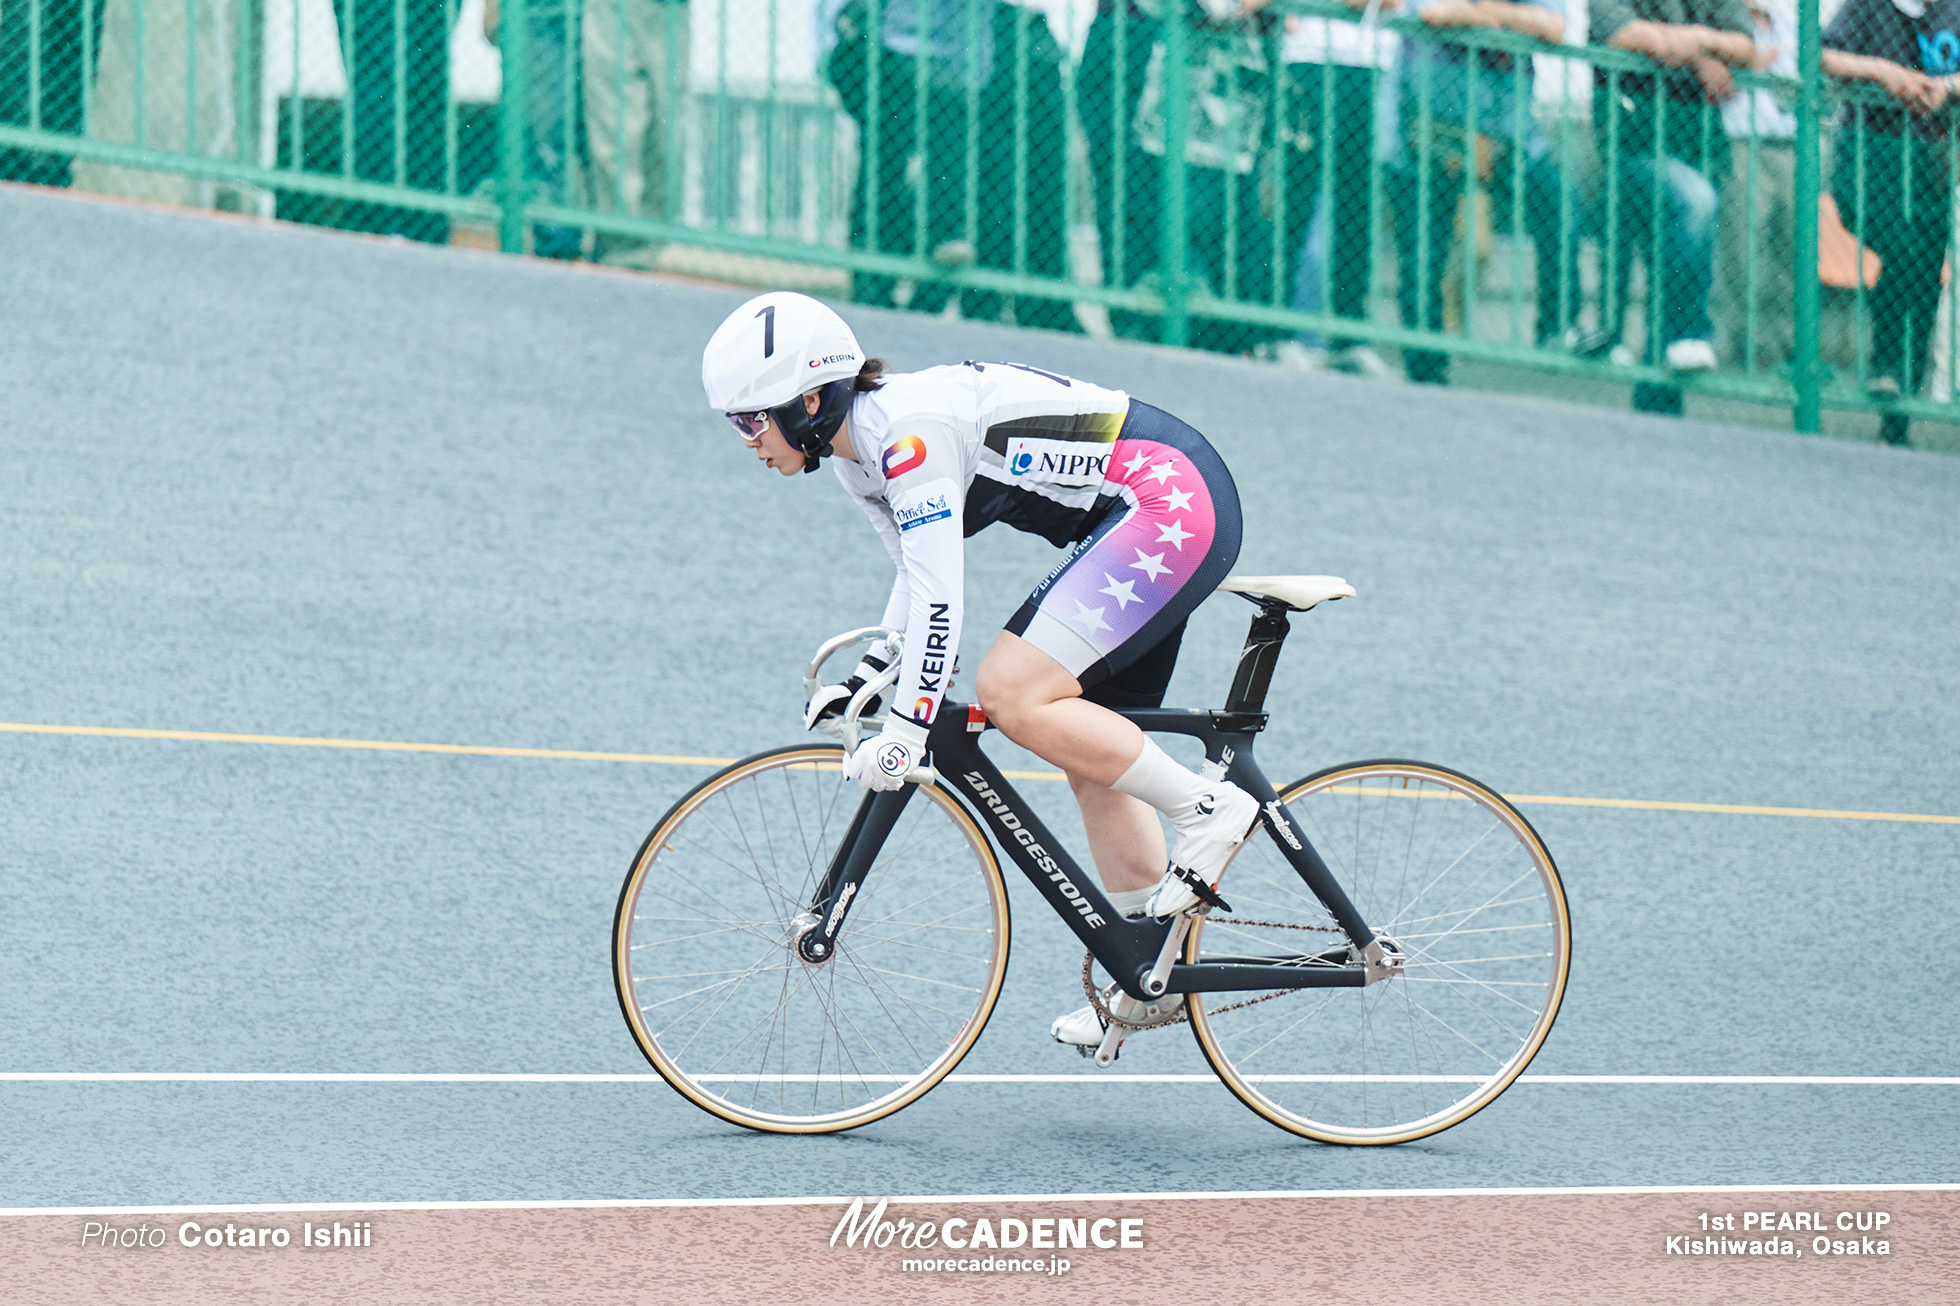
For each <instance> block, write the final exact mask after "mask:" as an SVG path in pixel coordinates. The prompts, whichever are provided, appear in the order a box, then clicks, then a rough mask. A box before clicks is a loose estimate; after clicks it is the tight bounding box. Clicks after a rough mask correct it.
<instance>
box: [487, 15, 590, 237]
mask: <svg viewBox="0 0 1960 1306" xmlns="http://www.w3.org/2000/svg"><path fill="white" fill-rule="evenodd" d="M578 3H579V0H526V3H525V5H524V23H525V33H524V70H525V79H524V179H525V180H526V181H528V182H530V183H531V185H532V187H533V192H532V194H533V197H534V198H536V199H541V200H544V201H545V202H547V203H550V204H558V205H570V204H571V203H573V201H574V199H575V197H574V196H573V194H572V178H573V176H574V170H575V168H576V166H577V165H576V161H577V159H578V157H579V136H580V132H579V117H578V104H579V93H578V81H579V74H578V65H577V61H576V60H574V59H572V58H571V57H570V54H571V51H570V50H569V49H568V43H569V41H570V39H571V33H572V31H573V30H574V26H573V15H572V10H573V7H574V6H576V5H577V4H578ZM499 20H500V12H499V7H498V0H484V5H483V35H484V36H485V37H487V38H488V39H489V40H491V41H492V42H495V41H496V40H497V29H498V24H499ZM584 235H585V233H584V232H583V231H581V230H580V229H579V228H577V227H570V226H556V225H549V224H545V223H540V224H538V225H537V226H535V227H533V228H532V229H531V252H532V253H533V254H536V255H537V256H538V257H539V258H556V259H575V258H577V257H578V256H579V255H580V254H581V253H582V252H583V249H582V246H583V244H584Z"/></svg>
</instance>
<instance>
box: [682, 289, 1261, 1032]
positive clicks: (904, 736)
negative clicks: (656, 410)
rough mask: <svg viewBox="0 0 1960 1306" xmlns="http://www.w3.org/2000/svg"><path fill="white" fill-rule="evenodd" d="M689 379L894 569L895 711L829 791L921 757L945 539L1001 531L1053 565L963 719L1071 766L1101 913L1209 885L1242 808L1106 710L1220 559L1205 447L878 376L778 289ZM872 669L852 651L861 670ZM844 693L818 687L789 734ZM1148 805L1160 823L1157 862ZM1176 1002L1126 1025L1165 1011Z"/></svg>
mask: <svg viewBox="0 0 1960 1306" xmlns="http://www.w3.org/2000/svg"><path fill="white" fill-rule="evenodd" d="M701 377H702V383H703V385H704V386H705V388H706V389H707V392H708V403H709V405H710V406H711V407H713V408H714V409H716V410H717V411H719V412H722V413H724V414H726V415H727V417H728V419H729V421H730V422H732V423H733V424H734V426H735V429H736V430H737V431H739V432H740V433H741V436H742V441H743V443H744V444H745V445H746V446H747V447H748V448H750V449H752V450H754V451H755V454H756V457H757V458H758V459H760V460H761V461H762V462H763V463H764V464H766V465H767V466H769V467H770V468H772V469H774V470H775V471H777V472H779V473H781V474H782V475H784V476H793V475H795V474H797V473H798V472H813V471H815V470H816V469H817V467H818V466H819V465H820V463H821V462H822V461H824V460H825V459H828V460H829V461H830V465H831V467H832V469H833V470H834V471H835V472H836V474H837V479H838V480H839V481H841V482H842V483H843V485H844V488H845V490H847V491H848V492H849V493H850V494H851V496H852V497H853V498H854V499H856V500H857V502H858V504H859V506H860V507H862V508H863V509H864V511H865V514H866V515H867V516H869V517H870V519H871V524H872V526H873V527H874V528H875V529H876V530H877V532H878V535H879V537H880V538H881V539H882V540H883V541H884V543H885V548H886V549H887V550H888V551H889V552H890V553H891V557H892V561H893V563H894V564H895V565H896V567H897V571H898V576H897V580H896V581H895V583H894V584H893V586H892V592H891V598H890V600H889V601H888V602H887V603H886V605H885V613H884V617H883V619H882V624H883V625H885V626H888V627H891V628H894V629H900V630H903V631H904V633H905V639H904V646H903V649H902V650H901V652H900V655H899V656H900V674H899V678H898V681H897V683H896V685H895V686H894V687H893V690H892V702H893V706H892V710H891V712H890V714H889V716H888V718H887V720H886V723H885V726H884V729H883V731H882V732H881V733H880V734H879V735H877V736H876V737H875V738H872V739H867V740H865V741H864V742H863V743H861V744H860V745H859V746H858V748H857V749H856V750H855V751H854V752H853V753H852V754H851V755H850V756H849V757H848V758H846V759H845V762H844V772H845V775H846V776H847V777H849V778H851V779H854V780H856V781H858V782H859V783H860V784H862V785H863V786H864V787H865V788H866V789H871V790H888V789H896V788H898V786H899V785H901V784H902V783H904V780H905V776H906V774H907V773H908V772H909V771H911V770H912V769H913V768H914V767H915V766H917V765H919V764H920V763H921V762H922V761H923V760H924V756H925V749H926V736H927V732H928V730H929V729H930V727H931V725H932V721H933V718H934V716H935V714H936V713H937V712H938V711H939V706H940V702H941V699H942V697H943V695H944V693H945V689H946V682H947V679H948V677H949V674H950V672H951V670H952V667H953V658H954V654H955V652H956V651H957V650H958V648H959V640H960V624H961V612H962V598H963V572H964V549H965V543H964V541H965V537H966V536H968V535H971V534H973V533H974V532H975V531H978V530H979V529H981V528H982V527H984V526H987V525H989V524H991V523H993V522H996V521H999V522H1005V523H1007V524H1008V525H1010V526H1013V527H1015V528H1017V529H1019V530H1024V531H1029V532H1031V533H1033V534H1036V535H1040V536H1042V537H1043V538H1045V539H1047V540H1048V541H1049V542H1050V543H1052V544H1054V545H1056V546H1057V547H1063V548H1067V549H1068V553H1067V555H1066V556H1065V557H1064V558H1063V560H1062V562H1061V564H1060V565H1059V566H1057V567H1056V568H1055V569H1054V570H1053V571H1051V572H1050V573H1049V574H1048V575H1047V576H1046V577H1045V578H1044V579H1043V580H1042V581H1041V583H1040V584H1038V585H1036V586H1035V587H1034V590H1033V592H1032V593H1030V594H1029V595H1028V599H1027V602H1025V603H1024V604H1022V606H1021V608H1020V610H1019V611H1018V612H1016V613H1015V614H1014V616H1013V618H1012V619H1011V620H1010V621H1009V622H1008V623H1007V628H1006V629H1005V630H1004V631H1002V632H1001V633H1000V635H999V636H998V637H997V638H996V639H995V640H994V645H993V648H992V649H991V650H990V651H989V652H988V654H987V656H986V659H985V660H984V661H983V662H982V663H981V664H980V670H979V673H978V675H977V676H976V677H975V685H974V691H975V695H976V697H977V698H978V700H979V703H980V707H981V710H982V711H984V712H985V713H986V715H987V718H988V720H990V721H991V722H992V723H993V724H994V725H995V726H996V727H997V728H998V729H999V730H1000V731H1001V733H1002V734H1004V735H1006V736H1007V737H1008V738H1009V739H1011V740H1013V741H1014V742H1015V743H1017V744H1019V745H1021V746H1022V747H1024V748H1026V749H1028V750H1029V751H1030V752H1032V753H1034V754H1035V755H1036V756H1038V757H1041V758H1042V759H1044V760H1046V761H1047V762H1049V763H1050V764H1051V765H1054V766H1057V767H1059V768H1061V770H1062V771H1063V772H1064V773H1065V774H1066V775H1067V776H1068V781H1069V785H1070V788H1071V789H1073V791H1074V793H1075V797H1076V800H1077V802H1079V803H1080V804H1081V807H1082V822H1083V826H1084V827H1085V829H1086V831H1087V833H1088V838H1089V847H1090V851H1091V853H1092V854H1093V856H1094V859H1095V864H1096V870H1097V873H1098V874H1099V875H1100V876H1101V878H1102V882H1103V885H1104V887H1105V890H1106V891H1107V893H1108V896H1109V900H1110V903H1111V905H1113V906H1114V907H1115V908H1116V909H1117V910H1118V911H1120V912H1123V913H1124V914H1126V915H1136V914H1148V915H1151V916H1168V915H1172V914H1174V913H1176V912H1179V911H1182V910H1184V909H1185V908H1187V907H1189V906H1191V905H1192V904H1193V903H1195V902H1196V901H1197V895H1196V894H1195V893H1194V892H1193V889H1192V887H1191V886H1192V883H1193V882H1194V881H1200V880H1201V881H1202V882H1203V883H1204V884H1206V885H1207V886H1210V885H1215V884H1217V883H1218V880H1219V877H1220V876H1221V875H1223V874H1224V871H1225V867H1226V864H1227V863H1228V862H1229V861H1230V860H1231V858H1232V856H1233V854H1234V853H1235V852H1236V851H1237V850H1238V846H1239V844H1240V843H1241V841H1242V840H1243V839H1244V837H1245V836H1246V834H1247V833H1248V832H1249V831H1250V829H1251V827H1252V825H1253V823H1254V821H1256V820H1257V818H1258V815H1259V806H1258V803H1257V802H1256V801H1255V800H1254V799H1253V798H1252V796H1251V795H1250V794H1247V793H1246V792H1245V791H1244V790H1242V789H1240V788H1239V787H1238V786H1237V785H1234V784H1232V783H1230V782H1229V781H1225V780H1222V779H1211V778H1207V777H1203V776H1200V775H1197V774H1194V773H1193V772H1191V771H1190V770H1188V769H1187V768H1185V767H1183V766H1181V765H1179V764H1178V763H1177V762H1175V761H1173V760H1172V759H1171V758H1170V757H1169V756H1168V755H1167V754H1165V753H1164V752H1163V750H1161V749H1160V748H1158V746H1157V745H1156V743H1155V742H1153V741H1152V740H1151V739H1150V738H1149V737H1148V736H1147V735H1145V734H1144V733H1143V731H1142V730H1140V729H1138V728H1137V726H1135V725H1134V724H1132V723H1131V722H1130V721H1128V720H1127V719H1125V718H1124V717H1121V716H1118V715H1117V714H1116V713H1115V712H1113V711H1111V710H1110V708H1112V707H1156V706H1158V705H1160V704H1161V703H1162V702H1163V698H1164V691H1165V689H1166V688H1167V687H1168V685H1169V683H1170V677H1171V670H1172V668H1173V667H1174V665H1175V664H1176V661H1177V652H1178V646H1179V643H1180V641H1181V640H1182V639H1183V635H1184V625H1185V620H1186V618H1187V617H1189V616H1190V614H1191V611H1192V610H1193V609H1194V608H1196V607H1197V606H1198V604H1199V603H1201V602H1203V601H1204V599H1205V597H1206V595H1208V594H1210V593H1211V592H1212V590H1213V589H1214V588H1216V587H1217V585H1218V583H1219V581H1221V580H1223V579H1224V578H1225V576H1226V574H1227V573H1228V572H1229V571H1230V569H1231V566H1232V563H1233V562H1234V561H1235V560H1236V559H1237V557H1238V551H1239V500H1238V491H1237V489H1236V487H1234V485H1233V484H1232V478H1231V475H1230V473H1228V472H1227V471H1226V470H1225V464H1224V461H1223V460H1222V459H1220V458H1219V456H1218V454H1217V452H1216V451H1215V450H1213V449H1212V447H1211V445H1210V444H1208V443H1207V442H1206V441H1205V438H1204V437H1203V436H1202V435H1200V434H1198V432H1197V431H1195V430H1193V429H1192V428H1191V427H1189V426H1187V425H1185V424H1184V423H1183V422H1181V421H1179V420H1178V419H1177V418H1175V417H1172V416H1171V415H1170V414H1169V413H1166V412H1163V411H1161V410H1159V409H1156V408H1152V407H1151V406H1150V405H1148V404H1144V403H1140V402H1138V401H1136V400H1134V399H1131V398H1130V397H1129V396H1128V395H1126V394H1124V393H1123V392H1122V391H1120V390H1108V389H1104V388H1103V387H1101V386H1096V385H1090V384H1088V383H1086V382H1083V381H1078V380H1075V379H1074V378H1072V377H1065V376H1057V375H1055V374H1053V373H1050V372H1046V371H1042V370H1041V369H1039V368H1033V367H1028V366H1025V365H1021V364H1014V363H975V362H967V363H960V364H957V365H951V366H944V367H931V368H927V369H925V370H924V371H921V372H910V373H902V374H889V373H886V372H885V370H884V363H883V362H882V361H881V360H879V359H875V358H866V357H865V355H864V351H863V350H862V349H861V348H860V347H859V345H858V342H857V338H856V337H855V336H854V335H852V333H851V329H850V327H848V326H846V325H845V323H844V321H843V319H842V318H840V317H838V316H837V314H835V313H834V312H832V311H831V310H830V309H828V308H826V307H825V306H824V305H822V304H820V303H818V302H817V301H816V300H814V299H811V298H809V297H808V296H806V295H799V294H794V293H791V292H787V291H776V292H772V293H770V294H766V295H760V296H758V297H756V298H755V299H752V300H750V301H749V302H748V303H746V304H744V305H742V306H741V307H740V308H738V309H736V310H735V311H734V312H733V313H731V314H730V315H729V316H728V318H727V320H725V321H724V322H723V323H722V324H721V326H720V327H719V328H718V329H717V330H716V331H715V333H714V336H713V337H712V338H711V339H710V340H709V341H708V345H707V348H706V350H705V351H704V352H703V354H702V359H701ZM884 669H885V668H884V666H883V664H882V663H879V662H877V661H876V660H875V659H874V660H868V661H867V662H866V663H861V664H860V665H859V668H858V674H859V677H869V676H871V675H875V674H876V673H877V672H879V671H882V670H884ZM862 683H863V679H855V680H854V682H853V683H851V684H850V685H848V686H835V687H832V688H831V689H829V690H827V691H825V692H823V693H820V694H818V695H817V697H816V698H815V699H814V700H813V701H812V703H811V708H810V714H809V718H808V720H807V722H806V724H808V725H815V724H816V722H817V721H818V720H819V719H821V718H822V717H823V716H824V715H825V714H826V713H834V712H836V711H839V710H841V708H842V705H843V702H844V701H846V700H848V698H849V696H850V693H851V692H852V691H854V690H855V688H856V687H857V686H858V685H861V684H862ZM1153 809H1154V811H1153ZM1155 812H1162V813H1164V814H1165V815H1166V816H1168V817H1169V818H1170V821H1171V825H1172V828H1173V829H1174V830H1175V831H1176V832H1177V845H1176V848H1175V849H1174V850H1172V851H1171V853H1170V855H1169V857H1168V859H1167V857H1166V853H1165V846H1164V836H1163V830H1162V828H1161V827H1160V826H1159V825H1158V823H1157V818H1156V815H1155ZM1167 861H1168V864H1169V866H1170V869H1169V870H1168V871H1166V870H1165V866H1166V863H1167ZM1181 1001H1182V999H1181V998H1179V999H1175V1000H1167V1001H1165V1002H1163V1003H1160V1004H1156V1006H1154V1007H1153V1008H1152V1009H1151V1011H1150V1013H1149V1014H1148V1016H1147V1017H1146V1018H1151V1019H1154V1018H1156V1017H1162V1018H1163V1019H1166V1020H1168V1019H1169V1018H1171V1017H1172V1016H1173V1015H1175V1013H1176V1011H1177V1006H1178V1003H1180V1002H1181ZM1050 1032H1051V1033H1052V1034H1053V1036H1054V1037H1055V1039H1056V1040H1057V1041H1058V1042H1062V1043H1067V1044H1073V1045H1075V1046H1077V1047H1081V1048H1088V1047H1093V1046H1094V1045H1096V1044H1097V1043H1099V1042H1100V1041H1101V1040H1102V1036H1103V1024H1102V1021H1101V1019H1100V1018H1099V1017H1098V1016H1097V1015H1096V1012H1095V1009H1094V1008H1093V1007H1083V1008H1081V1009H1080V1010H1078V1011H1073V1012H1070V1013H1069V1014H1068V1015H1065V1016H1063V1017H1061V1018H1059V1019H1058V1020H1056V1021H1055V1023H1054V1025H1053V1027H1052V1028H1051V1031H1050Z"/></svg>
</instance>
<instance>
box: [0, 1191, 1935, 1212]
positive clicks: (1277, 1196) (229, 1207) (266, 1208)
mask: <svg viewBox="0 0 1960 1306" xmlns="http://www.w3.org/2000/svg"><path fill="white" fill-rule="evenodd" d="M1955 1192H1960V1184H1886V1183H1872V1184H1664V1185H1663V1184H1654V1185H1574V1186H1572V1187H1569V1188H1313V1189H1268V1190H1252V1191H1248V1192H1236V1193H1223V1192H1209V1191H1208V1192H1197V1193H1168V1192H1155V1193H957V1194H945V1195H933V1194H927V1195H923V1196H908V1197H896V1196H895V1197H891V1198H889V1199H887V1200H889V1201H890V1202H891V1203H892V1205H894V1206H912V1205H924V1204H927V1203H931V1204H937V1205H952V1204H954V1203H963V1204H971V1203H979V1202H989V1203H997V1202H1051V1203H1052V1202H1220V1201H1232V1202H1244V1201H1272V1200H1287V1199H1299V1198H1332V1199H1357V1198H1358V1199H1362V1200H1367V1201H1374V1200H1379V1199H1381V1198H1385V1197H1668V1196H1677V1195H1678V1196H1692V1195H1699V1194H1720V1193H1955ZM853 1200H856V1199H854V1198H852V1197H639V1198H631V1197H629V1198H605V1197H597V1198H578V1197H573V1198H559V1199H556V1200H546V1201H525V1200H523V1199H514V1200H503V1201H475V1202H470V1201H450V1202H362V1201H352V1202H340V1203H334V1202H236V1203H213V1204H210V1205H207V1206H181V1205H180V1206H4V1207H0V1218H4V1217H12V1216H28V1215H59V1216H77V1215H116V1216H129V1215H205V1214H219V1215H227V1214H236V1215H252V1214H274V1213H278V1212H292V1213H295V1214H299V1213H303V1212H307V1211H579V1210H602V1211H603V1210H635V1209H640V1208H645V1207H716V1206H849V1205H850V1204H851V1202H852V1201H853Z"/></svg>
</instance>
